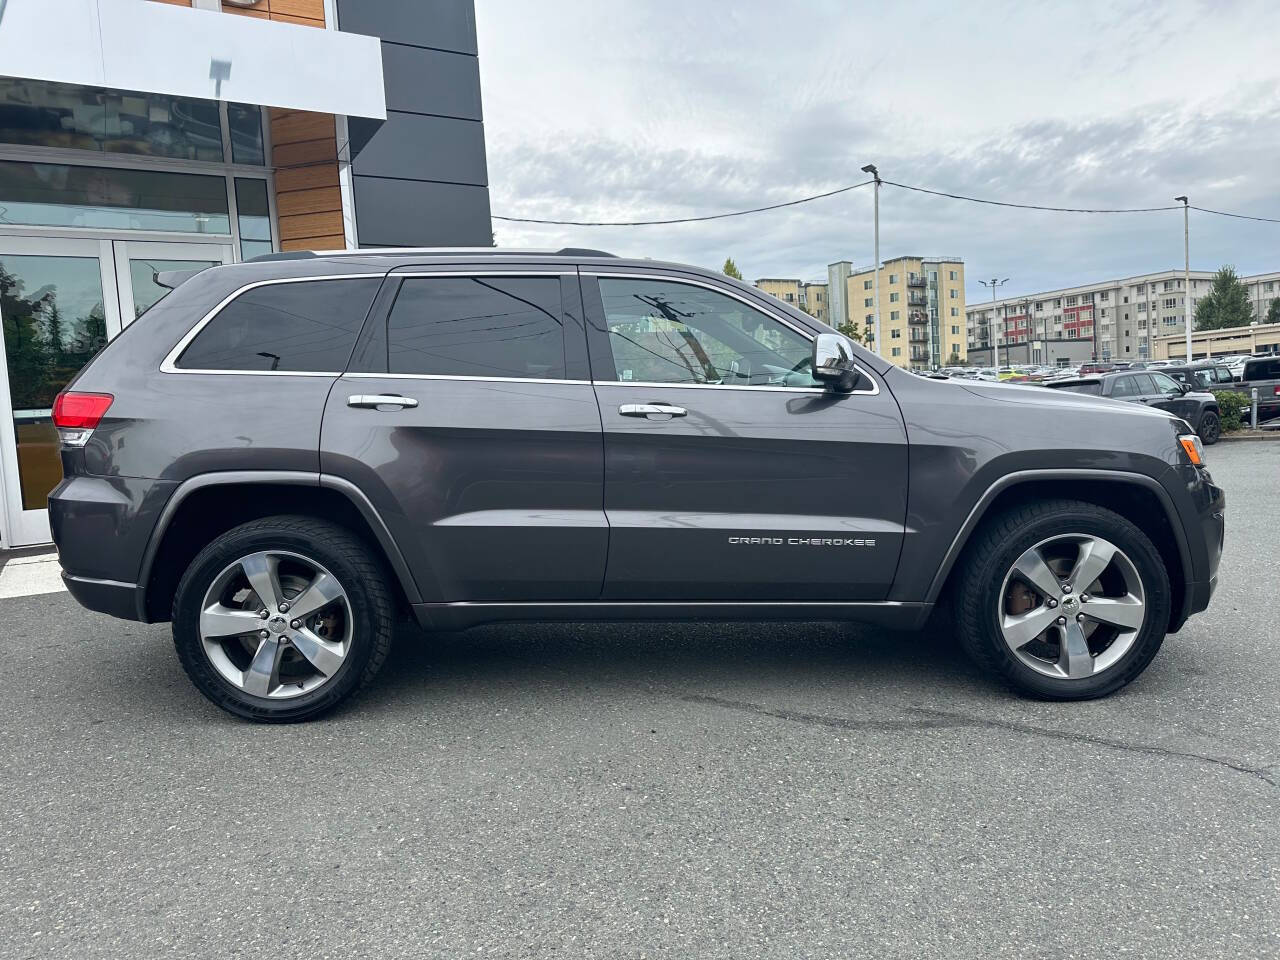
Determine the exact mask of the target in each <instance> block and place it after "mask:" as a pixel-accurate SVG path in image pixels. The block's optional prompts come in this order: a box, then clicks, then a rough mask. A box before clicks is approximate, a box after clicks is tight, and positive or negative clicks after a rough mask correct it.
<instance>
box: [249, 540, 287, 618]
mask: <svg viewBox="0 0 1280 960" xmlns="http://www.w3.org/2000/svg"><path fill="white" fill-rule="evenodd" d="M279 565H280V561H279V559H278V558H276V557H273V556H272V555H271V554H269V553H254V554H251V555H250V556H247V557H245V558H244V559H243V560H241V561H240V569H242V570H243V571H244V575H245V578H246V579H247V580H248V581H249V586H251V587H253V592H254V593H256V594H257V595H258V599H259V600H260V601H261V602H262V605H263V606H264V607H266V608H267V609H268V610H269V611H271V612H272V613H275V611H276V610H277V609H279V607H280V603H281V601H282V600H284V593H283V592H282V591H281V590H280V576H279V572H278V567H279Z"/></svg>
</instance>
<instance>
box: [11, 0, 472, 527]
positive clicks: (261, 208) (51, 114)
mask: <svg viewBox="0 0 1280 960" xmlns="http://www.w3.org/2000/svg"><path fill="white" fill-rule="evenodd" d="M491 243H492V232H491V224H490V218H489V191H488V175H487V169H486V161H485V146H484V127H483V123H482V115H481V109H480V73H479V66H478V58H477V51H476V27H475V10H474V4H473V0H431V2H426V0H0V320H2V321H3V341H2V343H0V351H2V352H3V355H4V363H3V365H2V366H0V547H3V548H9V547H20V546H25V545H30V544H36V543H42V542H46V541H47V540H48V539H49V528H48V520H47V516H46V513H45V505H46V497H47V495H48V493H49V491H50V490H51V489H52V488H53V486H54V485H56V483H57V482H58V480H59V479H60V476H61V471H60V466H59V459H58V445H57V434H56V431H55V430H54V429H53V426H52V423H51V419H50V415H51V407H52V404H53V399H54V397H55V396H56V394H57V393H58V391H59V390H60V389H62V387H63V386H65V385H66V383H67V381H68V380H70V378H71V377H73V376H74V375H75V373H76V371H78V370H79V369H80V367H82V366H83V365H84V364H85V363H86V362H87V361H88V360H89V359H90V358H91V357H92V356H93V354H94V353H96V352H97V350H99V349H101V347H102V346H103V345H104V344H105V343H106V342H107V341H109V340H110V339H111V338H113V337H114V336H116V335H117V334H119V333H120V332H121V331H122V330H123V329H124V328H125V327H127V326H128V325H129V323H130V322H131V321H132V320H134V319H135V318H136V317H137V316H138V315H139V314H140V313H142V311H143V310H145V309H146V308H147V307H148V306H150V305H151V304H152V303H154V302H155V301H156V300H157V299H158V298H159V297H160V296H162V295H163V293H164V292H165V291H164V289H163V288H162V287H160V286H158V285H157V283H156V282H155V274H156V273H157V272H159V271H163V270H181V269H191V268H196V267H201V266H208V265H213V264H219V263H232V262H238V261H241V260H246V259H249V258H251V257H255V256H260V255H263V254H268V253H274V252H281V251H290V250H306V249H326V250H331V249H342V248H355V247H394V246H488V245H490V244H491Z"/></svg>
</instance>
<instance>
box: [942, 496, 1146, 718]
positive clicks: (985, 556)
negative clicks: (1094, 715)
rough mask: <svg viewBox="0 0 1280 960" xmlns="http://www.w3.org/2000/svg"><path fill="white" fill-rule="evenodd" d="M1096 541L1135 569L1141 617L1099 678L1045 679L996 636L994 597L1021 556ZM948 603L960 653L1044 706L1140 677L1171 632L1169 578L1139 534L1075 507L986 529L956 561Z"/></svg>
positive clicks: (1020, 514)
mask: <svg viewBox="0 0 1280 960" xmlns="http://www.w3.org/2000/svg"><path fill="white" fill-rule="evenodd" d="M1073 533H1074V534H1086V535H1090V536H1100V537H1103V538H1105V539H1107V540H1109V541H1111V542H1112V543H1113V544H1115V545H1116V546H1117V547H1119V548H1120V549H1121V550H1122V551H1124V553H1125V554H1126V555H1127V556H1128V558H1129V559H1130V560H1131V561H1132V562H1133V565H1134V567H1135V568H1136V570H1137V572H1138V575H1139V576H1140V577H1141V579H1142V583H1143V588H1144V590H1145V593H1146V603H1147V615H1146V619H1145V621H1144V622H1143V625H1142V627H1141V629H1140V630H1139V631H1138V635H1137V637H1136V638H1135V640H1134V643H1133V645H1132V646H1131V648H1130V649H1129V650H1128V652H1127V653H1126V654H1125V655H1124V656H1123V657H1121V658H1120V659H1119V660H1118V661H1116V662H1115V663H1114V664H1113V665H1112V666H1111V667H1110V668H1108V669H1105V670H1104V671H1103V672H1101V673H1098V674H1094V675H1092V676H1089V677H1084V678H1081V679H1074V680H1071V679H1066V678H1054V677H1049V676H1045V675H1044V674H1041V673H1038V672H1037V671H1035V670H1033V669H1031V668H1030V667H1029V666H1027V665H1026V664H1024V663H1022V662H1021V661H1020V660H1019V659H1018V657H1017V656H1015V654H1014V653H1013V651H1011V650H1010V649H1009V646H1008V645H1007V644H1006V643H1005V641H1004V637H1003V635H1002V634H1001V631H1000V625H999V610H1000V609H1001V603H1002V600H1001V597H1000V591H1001V588H1002V585H1003V583H1004V580H1005V576H1006V575H1007V574H1008V573H1009V571H1010V570H1011V569H1012V568H1013V565H1014V563H1015V561H1017V559H1018V558H1019V557H1020V556H1021V555H1022V553H1023V552H1024V551H1025V550H1027V549H1029V548H1030V547H1032V546H1034V545H1035V544H1038V543H1040V542H1041V541H1044V540H1046V539H1049V538H1052V537H1055V536H1059V535H1064V534H1073ZM960 564H961V567H960V570H961V575H960V577H959V578H958V580H957V581H956V582H955V589H954V594H953V600H954V603H955V610H956V626H957V629H958V633H959V637H960V642H961V645H962V646H963V647H964V650H965V652H966V653H967V654H968V655H969V657H970V658H971V659H972V660H973V661H974V663H976V664H977V665H978V666H979V667H981V668H982V669H983V670H985V671H987V672H988V673H990V674H991V675H993V676H994V677H996V678H998V679H1000V680H1002V681H1003V682H1004V683H1006V684H1008V685H1009V686H1011V687H1013V688H1014V689H1015V690H1017V691H1019V692H1020V693H1023V694H1026V695H1028V696H1032V697H1037V698H1040V699H1045V700H1092V699H1095V698H1097V697H1105V696H1107V695H1108V694H1111V693H1114V692H1115V691H1116V690H1119V689H1120V688H1121V687H1123V686H1125V685H1126V684H1128V683H1130V682H1131V681H1132V680H1133V679H1134V678H1135V677H1137V676H1138V674H1140V673H1142V671H1143V670H1145V669H1146V667H1147V665H1148V664H1149V663H1150V662H1151V660H1152V658H1153V657H1154V656H1155V655H1156V652H1157V651H1159V649H1160V645H1161V644H1162V643H1163V642H1164V637H1165V634H1166V633H1167V632H1168V627H1169V611H1170V599H1169V594H1170V591H1169V574H1168V571H1167V569H1166V568H1165V564H1164V560H1163V559H1162V558H1161V556H1160V553H1159V551H1158V550H1157V549H1156V548H1155V545H1154V544H1152V542H1151V541H1150V539H1148V538H1147V536H1146V534H1144V533H1143V532H1142V531H1141V530H1139V529H1138V528H1137V527H1136V526H1134V525H1133V524H1132V523H1130V522H1129V521H1128V520H1126V519H1125V518H1124V517H1122V516H1120V515H1119V514H1118V513H1115V512H1114V511H1111V510H1108V509H1106V508H1104V507H1100V506H1097V505H1096V504H1092V503H1085V502H1082V501H1078V500H1044V501H1038V502H1035V503H1029V504H1025V505H1022V506H1018V507H1014V508H1012V509H1009V510H1005V511H1003V512H1001V513H999V514H997V515H996V516H993V517H990V518H988V519H987V520H985V521H984V523H983V525H982V527H981V528H980V529H979V530H978V531H977V533H975V535H974V538H973V540H971V541H970V543H969V545H968V547H966V549H965V552H964V554H963V556H962V557H961V558H960Z"/></svg>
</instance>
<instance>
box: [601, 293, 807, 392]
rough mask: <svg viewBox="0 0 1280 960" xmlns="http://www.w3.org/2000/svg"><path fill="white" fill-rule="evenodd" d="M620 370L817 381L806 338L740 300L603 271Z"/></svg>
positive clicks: (680, 377)
mask: <svg viewBox="0 0 1280 960" xmlns="http://www.w3.org/2000/svg"><path fill="white" fill-rule="evenodd" d="M600 296H601V298H602V299H603V301H604V314H605V322H606V323H607V325H608V336H609V347H610V350H611V352H612V354H613V364H614V378H615V379H617V380H620V381H637V382H643V383H672V384H723V385H728V386H733V385H738V386H758V387H815V386H819V384H818V381H816V380H815V379H814V378H813V376H812V374H811V372H810V367H811V365H812V347H811V345H810V343H809V341H808V339H807V338H805V337H804V336H802V335H801V334H799V333H797V332H796V331H795V330H792V329H791V328H790V327H788V326H786V325H785V324H783V323H781V322H779V321H778V320H775V319H774V318H773V317H770V316H768V315H767V314H764V313H762V312H760V311H759V310H755V309H753V308H752V307H749V306H747V305H746V304H745V303H743V302H742V301H740V300H737V299H735V298H733V297H729V296H726V295H725V294H722V293H717V292H716V291H714V290H708V289H705V288H703V287H695V286H692V285H689V284H683V283H675V282H671V281H667V280H636V279H623V278H618V279H609V278H605V277H601V278H600Z"/></svg>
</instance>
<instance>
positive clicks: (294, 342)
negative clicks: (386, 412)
mask: <svg viewBox="0 0 1280 960" xmlns="http://www.w3.org/2000/svg"><path fill="white" fill-rule="evenodd" d="M381 283H382V278H381V277H371V278H369V279H367V280H366V279H363V278H361V279H356V280H306V281H301V282H296V283H295V282H289V283H269V284H266V285H264V286H261V287H254V288H253V289H251V290H246V291H245V292H244V293H242V294H240V296H238V297H236V298H235V299H234V300H232V301H231V302H230V303H229V304H227V305H226V306H225V307H223V308H222V309H221V310H220V311H218V314H217V315H216V316H215V317H214V318H213V319H212V320H210V321H209V322H208V323H207V324H205V326H204V329H202V330H201V331H200V332H199V333H198V334H196V337H195V339H194V340H192V341H191V343H190V344H189V345H188V346H187V349H186V350H184V351H183V352H182V356H181V357H179V358H178V362H177V366H178V368H179V369H181V370H267V371H281V372H306V373H341V372H342V371H343V370H345V369H346V368H347V361H348V360H349V359H351V350H352V348H353V347H354V346H355V342H356V337H357V335H358V334H359V333H360V327H361V326H362V325H363V324H364V318H365V315H366V314H367V313H368V312H369V305H370V304H372V303H373V297H374V294H376V293H377V292H378V286H379V284H381Z"/></svg>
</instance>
